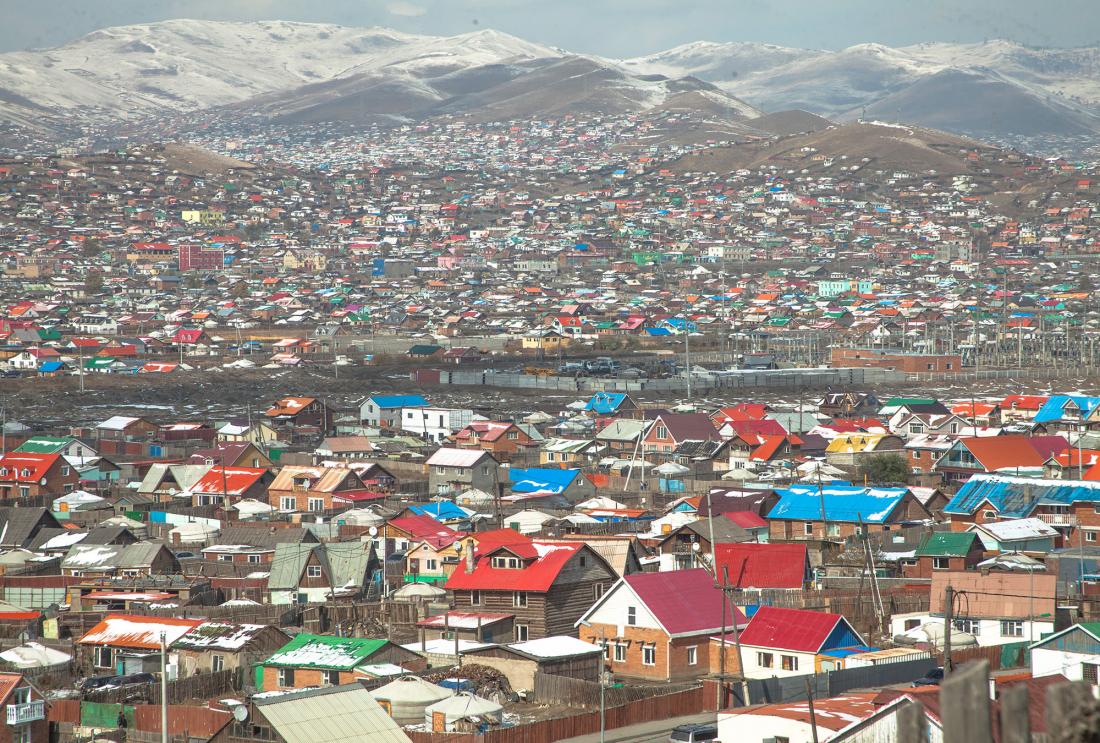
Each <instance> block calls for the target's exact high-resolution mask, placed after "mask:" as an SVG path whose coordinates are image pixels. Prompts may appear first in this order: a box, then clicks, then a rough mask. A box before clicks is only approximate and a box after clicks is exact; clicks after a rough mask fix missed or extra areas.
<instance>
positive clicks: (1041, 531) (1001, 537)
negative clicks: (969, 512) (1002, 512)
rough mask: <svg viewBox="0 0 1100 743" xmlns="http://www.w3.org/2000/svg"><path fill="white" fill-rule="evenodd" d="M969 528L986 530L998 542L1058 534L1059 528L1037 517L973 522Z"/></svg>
mask: <svg viewBox="0 0 1100 743" xmlns="http://www.w3.org/2000/svg"><path fill="white" fill-rule="evenodd" d="M969 528H971V529H974V530H980V531H984V532H985V533H986V534H989V535H990V536H991V537H993V538H994V539H996V540H997V541H998V542H1013V541H1017V540H1026V539H1043V538H1044V537H1056V536H1058V530H1057V529H1055V528H1054V527H1053V526H1051V525H1050V524H1048V523H1046V522H1045V521H1043V520H1042V519H1037V518H1029V519H1011V520H1009V521H991V522H989V523H987V524H971V525H970V527H969Z"/></svg>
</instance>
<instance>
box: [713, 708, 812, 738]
mask: <svg viewBox="0 0 1100 743" xmlns="http://www.w3.org/2000/svg"><path fill="white" fill-rule="evenodd" d="M830 732H831V731H829V730H826V729H825V728H820V727H819V728H818V740H819V741H826V740H828V739H829V737H828V736H829V734H830ZM777 736H779V737H784V738H787V740H788V741H789V743H813V740H814V738H813V731H812V730H811V729H810V724H809V723H806V722H798V721H797V720H789V719H787V718H785V717H772V716H770V715H736V714H735V715H718V740H720V741H722V743H762V741H765V740H768V739H769V738H775V737H777Z"/></svg>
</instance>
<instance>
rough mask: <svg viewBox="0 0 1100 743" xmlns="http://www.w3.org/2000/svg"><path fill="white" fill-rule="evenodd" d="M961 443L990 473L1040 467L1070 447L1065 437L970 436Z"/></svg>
mask: <svg viewBox="0 0 1100 743" xmlns="http://www.w3.org/2000/svg"><path fill="white" fill-rule="evenodd" d="M959 441H960V443H962V445H963V446H965V447H966V448H967V449H968V450H969V451H970V453H971V454H973V455H974V458H975V459H977V460H978V462H979V463H980V464H981V465H982V467H984V468H985V470H986V471H987V472H995V471H997V470H1001V469H1011V468H1013V467H1040V466H1042V464H1043V463H1044V462H1045V461H1046V460H1047V459H1049V458H1050V457H1051V456H1053V455H1054V454H1057V453H1058V452H1060V451H1064V450H1065V449H1066V448H1067V447H1068V446H1069V444H1068V443H1067V442H1066V440H1065V439H1064V438H1062V437H1061V436H1022V435H1021V436H1016V435H1012V436H968V437H966V438H963V439H959Z"/></svg>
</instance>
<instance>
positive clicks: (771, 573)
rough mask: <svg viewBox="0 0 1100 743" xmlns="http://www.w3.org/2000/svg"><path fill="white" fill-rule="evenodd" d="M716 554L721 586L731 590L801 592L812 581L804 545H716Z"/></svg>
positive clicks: (808, 559)
mask: <svg viewBox="0 0 1100 743" xmlns="http://www.w3.org/2000/svg"><path fill="white" fill-rule="evenodd" d="M735 515H737V514H735V513H734V514H726V516H735ZM714 550H715V555H714V558H715V562H716V563H717V565H718V582H719V583H721V584H722V585H724V586H726V587H728V588H738V589H740V590H742V591H745V590H760V589H785V590H788V591H800V590H802V589H803V588H804V587H805V586H807V585H808V584H809V582H810V580H811V578H812V572H811V570H810V558H809V552H808V550H807V549H806V545H805V544H797V543H792V544H753V543H731V542H726V543H723V544H717V545H715V547H714Z"/></svg>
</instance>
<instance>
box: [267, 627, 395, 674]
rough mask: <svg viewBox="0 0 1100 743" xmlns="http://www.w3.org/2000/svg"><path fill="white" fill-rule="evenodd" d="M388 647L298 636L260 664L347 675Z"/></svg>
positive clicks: (350, 639) (346, 639)
mask: <svg viewBox="0 0 1100 743" xmlns="http://www.w3.org/2000/svg"><path fill="white" fill-rule="evenodd" d="M388 644H389V640H372V639H366V638H360V637H333V636H332V635H309V634H306V633H304V632H303V633H301V634H298V635H295V636H294V639H293V640H291V641H290V642H288V643H287V644H286V645H283V646H282V647H281V648H279V649H278V650H276V651H275V652H274V653H273V654H272V655H271V657H270V658H268V659H267V660H265V661H264V662H263V665H265V666H281V667H284V668H329V669H334V670H342V671H348V670H351V669H352V668H355V667H356V666H357V665H359V664H360V663H362V662H363V661H365V660H366V659H367V658H369V657H370V656H372V655H374V654H375V653H376V652H378V651H379V650H381V649H382V648H384V647H385V646H386V645H388Z"/></svg>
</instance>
